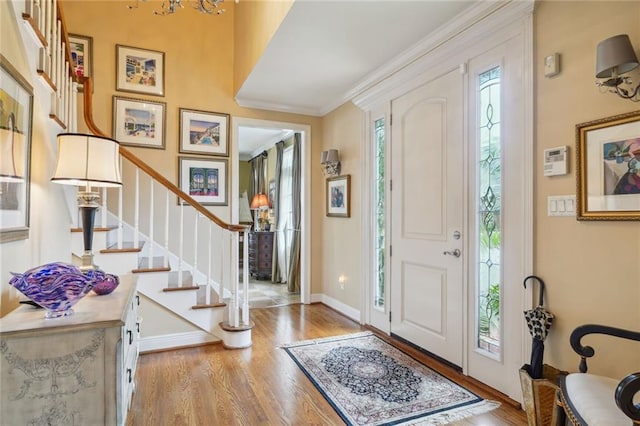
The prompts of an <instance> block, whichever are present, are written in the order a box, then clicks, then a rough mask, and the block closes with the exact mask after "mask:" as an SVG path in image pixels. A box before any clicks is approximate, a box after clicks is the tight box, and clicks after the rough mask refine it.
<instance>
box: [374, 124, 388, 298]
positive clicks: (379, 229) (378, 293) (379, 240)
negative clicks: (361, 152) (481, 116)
mask: <svg viewBox="0 0 640 426" xmlns="http://www.w3.org/2000/svg"><path fill="white" fill-rule="evenodd" d="M384 125H385V123H384V118H380V119H378V120H376V121H375V122H374V125H373V127H374V129H373V138H374V147H375V148H374V149H375V151H374V158H375V176H376V181H375V190H374V205H375V235H374V244H375V259H374V262H375V264H374V271H375V277H374V279H375V280H376V285H375V289H374V294H373V306H374V308H375V309H380V310H384V304H385V297H384V294H385V264H384V260H385V232H384V231H385V226H386V222H385V221H386V218H385V196H384V195H385V173H384V169H385V127H384Z"/></svg>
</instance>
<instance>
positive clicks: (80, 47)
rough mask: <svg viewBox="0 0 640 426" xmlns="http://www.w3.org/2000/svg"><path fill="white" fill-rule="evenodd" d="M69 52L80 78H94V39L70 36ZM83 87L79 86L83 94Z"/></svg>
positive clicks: (76, 73) (75, 71) (74, 68)
mask: <svg viewBox="0 0 640 426" xmlns="http://www.w3.org/2000/svg"><path fill="white" fill-rule="evenodd" d="M69 48H70V49H69V50H71V61H72V62H73V72H74V73H75V75H77V76H78V77H93V38H92V37H89V36H83V35H79V34H69ZM82 90H83V86H78V91H80V92H82Z"/></svg>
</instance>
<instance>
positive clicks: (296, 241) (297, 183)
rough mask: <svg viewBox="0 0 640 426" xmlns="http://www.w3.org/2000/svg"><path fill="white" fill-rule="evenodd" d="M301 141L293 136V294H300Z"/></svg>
mask: <svg viewBox="0 0 640 426" xmlns="http://www.w3.org/2000/svg"><path fill="white" fill-rule="evenodd" d="M301 139H302V137H301V135H300V133H296V134H294V135H293V164H292V167H291V174H292V179H291V180H292V181H291V185H292V188H291V197H292V200H291V201H292V213H293V221H292V224H291V228H292V230H293V232H292V234H293V237H292V241H291V255H290V257H289V259H290V263H289V271H288V273H287V286H288V290H289V292H291V293H299V292H300V219H301V216H302V214H301V200H300V195H301V191H302V173H301V167H300V143H301V142H300V141H301Z"/></svg>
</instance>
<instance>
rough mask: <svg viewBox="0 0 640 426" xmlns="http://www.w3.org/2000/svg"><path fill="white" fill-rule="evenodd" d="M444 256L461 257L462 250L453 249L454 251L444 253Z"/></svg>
mask: <svg viewBox="0 0 640 426" xmlns="http://www.w3.org/2000/svg"><path fill="white" fill-rule="evenodd" d="M442 254H449V255H451V256H454V257H460V254H461V253H460V250H458V249H453V250H452V251H448V250H447V251H445V252H443V253H442Z"/></svg>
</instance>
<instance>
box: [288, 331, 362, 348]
mask: <svg viewBox="0 0 640 426" xmlns="http://www.w3.org/2000/svg"><path fill="white" fill-rule="evenodd" d="M372 334H373V333H372V332H371V331H361V332H359V333H350V334H342V335H339V336H331V337H321V338H318V339H309V340H301V341H297V342H290V343H283V344H282V345H280V346H277V347H278V348H293V347H296V346H308V345H317V344H318V343H326V342H335V341H336V340H345V339H354V338H358V337H366V336H371V335H372Z"/></svg>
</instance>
